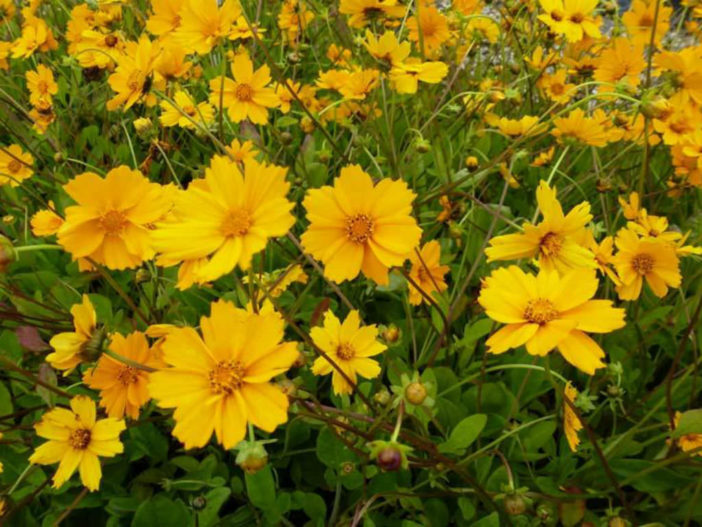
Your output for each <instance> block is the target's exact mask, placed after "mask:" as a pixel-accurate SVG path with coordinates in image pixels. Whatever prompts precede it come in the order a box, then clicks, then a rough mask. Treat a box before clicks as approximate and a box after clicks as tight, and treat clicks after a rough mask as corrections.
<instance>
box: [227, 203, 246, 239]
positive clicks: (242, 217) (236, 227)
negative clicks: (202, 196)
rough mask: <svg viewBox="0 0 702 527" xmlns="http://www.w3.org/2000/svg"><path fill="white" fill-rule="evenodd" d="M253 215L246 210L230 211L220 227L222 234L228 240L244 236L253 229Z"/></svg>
mask: <svg viewBox="0 0 702 527" xmlns="http://www.w3.org/2000/svg"><path fill="white" fill-rule="evenodd" d="M251 223H252V222H251V215H250V214H249V212H248V211H247V210H246V209H238V210H232V211H230V212H229V213H228V214H227V215H226V216H225V217H224V220H223V221H222V225H220V227H219V230H220V232H221V233H222V234H223V235H224V236H226V237H227V238H233V237H234V236H243V235H244V234H246V233H247V232H249V229H250V228H251Z"/></svg>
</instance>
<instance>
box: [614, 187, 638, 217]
mask: <svg viewBox="0 0 702 527" xmlns="http://www.w3.org/2000/svg"><path fill="white" fill-rule="evenodd" d="M619 205H620V206H621V207H622V214H623V215H624V217H625V218H626V219H627V220H637V219H638V218H639V216H640V214H641V202H640V200H639V193H638V192H632V193H631V194H629V200H628V201H627V200H625V199H624V198H622V197H620V198H619Z"/></svg>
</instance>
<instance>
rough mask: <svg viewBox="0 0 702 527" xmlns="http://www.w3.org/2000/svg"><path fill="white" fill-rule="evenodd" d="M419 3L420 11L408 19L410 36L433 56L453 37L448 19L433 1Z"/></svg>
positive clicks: (418, 45)
mask: <svg viewBox="0 0 702 527" xmlns="http://www.w3.org/2000/svg"><path fill="white" fill-rule="evenodd" d="M419 4H420V5H419V8H418V13H417V14H415V15H414V16H410V17H408V19H407V29H408V30H409V36H408V38H409V39H410V40H411V41H412V42H414V43H416V44H417V47H419V48H421V49H423V50H424V52H425V53H426V54H427V55H429V56H433V55H435V54H436V53H437V52H438V51H439V49H440V48H441V45H442V44H443V43H444V42H446V41H447V40H448V39H449V38H451V31H449V26H448V19H447V18H446V17H445V16H444V15H442V14H441V12H440V11H439V10H438V9H437V8H436V7H434V6H433V5H432V4H431V3H429V2H425V1H423V0H422V1H420V2H419ZM420 34H421V35H420Z"/></svg>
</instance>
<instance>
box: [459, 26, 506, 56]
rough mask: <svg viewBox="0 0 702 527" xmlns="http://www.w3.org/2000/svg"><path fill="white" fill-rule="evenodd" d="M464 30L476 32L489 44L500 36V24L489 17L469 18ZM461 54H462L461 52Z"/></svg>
mask: <svg viewBox="0 0 702 527" xmlns="http://www.w3.org/2000/svg"><path fill="white" fill-rule="evenodd" d="M466 32H468V33H477V35H478V36H479V37H481V38H483V39H485V40H487V41H488V42H490V43H491V44H494V43H496V42H497V40H498V39H499V38H500V26H499V25H497V22H495V21H494V20H492V19H491V18H485V17H480V18H471V19H470V20H469V21H468V25H467V26H466ZM461 56H463V54H461Z"/></svg>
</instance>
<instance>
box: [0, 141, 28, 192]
mask: <svg viewBox="0 0 702 527" xmlns="http://www.w3.org/2000/svg"><path fill="white" fill-rule="evenodd" d="M33 165H34V157H32V154H30V153H29V152H24V151H23V150H22V147H21V146H19V145H10V146H7V147H5V146H0V186H2V185H10V186H11V187H16V186H18V185H19V184H20V183H22V181H24V180H25V179H28V178H30V177H32V174H33V173H34V170H33V169H32V166H33Z"/></svg>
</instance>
